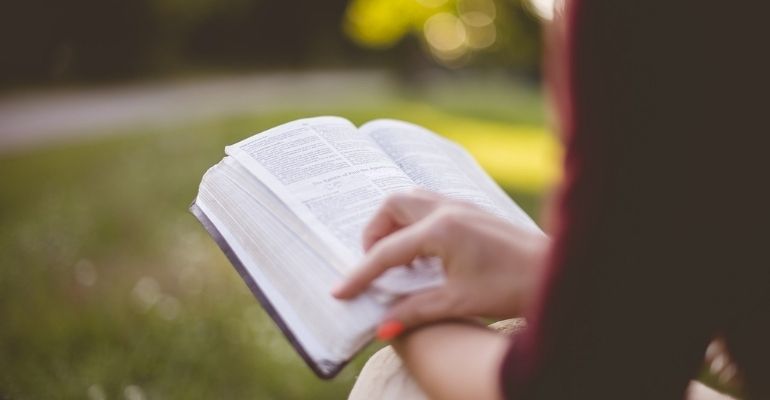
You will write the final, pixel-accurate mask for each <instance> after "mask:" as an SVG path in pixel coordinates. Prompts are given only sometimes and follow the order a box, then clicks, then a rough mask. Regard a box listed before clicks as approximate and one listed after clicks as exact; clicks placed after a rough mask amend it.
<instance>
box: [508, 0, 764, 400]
mask: <svg viewBox="0 0 770 400" xmlns="http://www.w3.org/2000/svg"><path fill="white" fill-rule="evenodd" d="M567 1H568V3H569V4H568V7H567V12H566V16H565V24H566V25H565V26H566V28H565V31H566V36H565V39H566V40H565V41H564V45H563V46H561V47H559V48H556V49H555V53H554V54H555V55H556V57H555V58H553V59H552V61H554V60H555V61H557V62H558V63H557V64H556V65H554V64H551V65H552V66H554V67H556V68H554V69H553V70H552V71H550V72H554V71H557V73H556V74H553V73H552V74H551V77H552V83H553V84H554V85H555V86H556V90H555V93H556V96H555V97H556V99H557V100H558V101H557V104H558V105H559V106H560V107H559V108H560V115H561V117H562V120H561V130H562V131H563V136H564V139H565V143H566V147H567V152H566V159H565V181H564V184H563V187H562V189H561V192H560V194H559V202H558V211H557V216H556V221H557V224H558V226H557V227H556V228H555V233H554V235H555V242H554V251H553V252H552V254H551V258H550V263H549V266H548V269H547V277H546V279H545V280H544V285H543V287H542V288H541V290H540V296H539V301H538V302H537V306H536V307H535V308H534V309H532V310H530V311H529V313H528V315H527V316H528V318H529V321H530V327H529V328H528V329H527V330H526V331H525V332H524V333H522V334H521V335H519V336H518V337H516V338H514V340H513V342H512V345H511V348H510V350H509V352H508V354H507V356H506V358H505V361H504V364H503V368H502V371H501V383H502V386H503V391H504V393H505V394H506V396H507V397H508V398H512V399H589V398H590V399H605V398H607V399H609V398H612V399H621V398H622V399H680V398H682V397H683V395H684V391H685V388H686V386H687V384H688V381H689V380H690V379H691V378H693V377H694V376H696V375H697V372H698V369H699V367H700V366H701V365H702V360H703V355H704V352H705V348H706V346H707V344H708V343H709V341H710V340H711V339H712V338H713V337H714V336H715V335H718V334H719V335H723V336H724V337H725V338H726V340H727V343H728V347H729V350H730V352H731V355H732V356H733V358H734V359H735V361H736V363H737V364H738V367H739V370H740V372H741V373H742V374H743V376H744V378H745V389H746V392H747V393H746V395H747V397H748V398H753V399H770V255H769V254H770V234H768V233H767V232H768V229H770V211H768V208H769V207H770V198H768V194H767V193H768V192H770V162H769V160H770V156H768V147H766V146H765V145H766V142H767V140H766V137H767V136H768V134H770V128H768V124H767V119H768V118H767V116H768V115H770V102H768V101H767V96H768V93H770V92H768V78H767V76H768V75H769V74H770V66H768V64H767V61H765V58H767V57H766V56H770V29H768V27H770V23H768V22H767V21H765V20H764V19H765V18H767V15H768V13H767V12H766V11H765V10H764V8H767V6H765V5H764V4H765V2H747V1H735V2H725V1H721V2H715V1H708V0H706V1H703V0H701V1H678V0H665V1H664V0H650V1H640V0H627V1H623V0H573V1H571V2H570V0H567ZM760 8H763V9H760ZM552 50H554V49H552Z"/></svg>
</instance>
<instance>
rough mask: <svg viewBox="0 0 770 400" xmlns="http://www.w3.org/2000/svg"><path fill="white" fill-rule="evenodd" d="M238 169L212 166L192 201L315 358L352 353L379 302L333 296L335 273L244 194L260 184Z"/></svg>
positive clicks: (369, 326) (377, 312) (270, 208)
mask: <svg viewBox="0 0 770 400" xmlns="http://www.w3.org/2000/svg"><path fill="white" fill-rule="evenodd" d="M238 168H239V165H237V164H231V163H228V160H227V158H226V159H225V160H223V162H221V163H220V164H218V165H217V166H216V167H214V168H211V169H210V170H209V171H208V172H207V173H206V176H205V177H204V179H203V181H202V182H201V187H200V192H199V194H198V197H197V199H196V205H197V206H198V207H199V208H200V209H201V210H203V211H204V212H205V214H206V216H207V218H208V219H209V220H210V221H211V223H212V224H213V225H214V226H216V228H217V230H218V232H219V234H220V235H221V236H222V238H223V239H224V240H225V241H226V242H227V245H228V246H229V247H230V248H231V249H232V250H233V251H234V252H235V254H236V256H237V258H238V259H239V260H240V261H241V263H242V266H243V268H245V269H246V270H247V272H248V274H249V275H250V276H251V277H252V278H253V280H254V281H255V282H257V283H258V285H259V286H260V289H261V290H262V292H263V293H264V295H265V296H266V297H267V298H268V299H269V301H270V303H271V304H272V305H273V307H274V308H275V309H276V310H277V312H278V313H279V314H280V316H281V318H282V319H283V320H284V322H285V323H286V324H287V325H288V326H289V328H290V329H291V331H292V332H293V333H295V334H296V336H297V339H298V340H299V341H300V342H301V343H302V345H303V347H304V348H305V349H306V350H307V351H308V352H309V353H311V354H312V355H313V356H314V358H316V359H317V360H323V359H325V360H331V361H337V362H339V361H343V360H345V359H347V358H349V357H350V356H351V355H352V353H353V352H354V351H356V350H357V349H359V348H360V347H361V346H362V345H363V344H364V342H365V341H366V340H367V339H368V338H370V337H371V332H372V331H373V329H374V326H375V325H376V323H377V322H378V320H379V317H380V316H381V315H382V313H383V312H384V309H383V306H382V305H381V304H379V303H377V302H375V301H374V299H372V298H371V297H370V296H360V297H358V298H356V299H355V300H353V301H340V300H337V299H335V298H333V297H332V296H330V295H329V293H328V292H329V289H328V288H329V287H330V285H332V284H334V283H335V282H336V280H337V276H338V275H337V273H336V271H334V270H333V269H334V268H333V266H332V265H331V264H330V263H329V262H328V261H327V257H326V256H324V255H323V254H318V253H316V249H313V248H312V247H310V246H308V245H307V244H306V243H305V242H304V241H302V240H301V238H299V237H297V236H296V235H295V234H294V229H292V227H291V226H290V225H287V224H286V221H285V220H284V218H282V215H281V213H275V208H274V207H273V205H270V204H265V203H263V202H262V200H259V199H257V198H255V197H254V196H253V195H252V193H249V192H250V191H254V190H256V191H261V190H262V189H260V188H259V187H249V186H250V185H248V182H244V181H243V180H242V179H241V177H242V174H241V173H240V172H239V171H238ZM244 183H247V185H246V186H244ZM260 197H261V198H263V197H264V196H260ZM220 246H221V244H220ZM236 268H237V267H236Z"/></svg>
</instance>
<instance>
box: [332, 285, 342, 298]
mask: <svg viewBox="0 0 770 400" xmlns="http://www.w3.org/2000/svg"><path fill="white" fill-rule="evenodd" d="M342 288H343V284H342V283H340V284H337V286H335V287H333V288H332V291H331V293H332V296H334V297H340V294H341V293H342Z"/></svg>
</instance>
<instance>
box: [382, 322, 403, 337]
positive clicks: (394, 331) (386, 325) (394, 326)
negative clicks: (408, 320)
mask: <svg viewBox="0 0 770 400" xmlns="http://www.w3.org/2000/svg"><path fill="white" fill-rule="evenodd" d="M403 331H404V324H402V323H401V321H396V320H390V321H385V322H383V323H381V324H380V326H378V327H377V339H379V340H382V341H383V342H387V341H389V340H392V339H394V338H395V337H396V336H398V335H400V334H401V332H403Z"/></svg>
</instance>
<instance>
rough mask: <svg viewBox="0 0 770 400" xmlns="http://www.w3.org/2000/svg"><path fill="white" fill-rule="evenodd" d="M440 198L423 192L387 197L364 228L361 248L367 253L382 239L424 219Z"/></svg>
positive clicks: (415, 191) (414, 191)
mask: <svg viewBox="0 0 770 400" xmlns="http://www.w3.org/2000/svg"><path fill="white" fill-rule="evenodd" d="M440 199H441V197H440V196H438V195H436V194H434V193H431V192H427V191H425V190H419V189H418V190H413V191H410V192H403V193H396V194H393V195H391V196H389V197H388V198H387V199H386V200H385V202H384V203H383V204H382V207H380V209H379V210H378V211H377V213H376V214H375V215H374V217H372V220H371V221H370V222H369V223H368V224H367V226H366V228H364V233H363V246H364V250H366V251H368V250H369V249H370V248H371V247H372V245H374V243H376V242H377V241H378V240H380V239H382V238H383V237H385V236H387V235H389V234H391V233H393V232H394V231H396V230H398V229H401V228H402V227H404V226H407V225H411V224H413V223H415V222H416V221H418V220H420V219H422V218H424V217H425V216H426V215H428V214H429V213H430V212H431V211H432V210H433V209H435V208H436V205H437V204H438V202H439V201H440Z"/></svg>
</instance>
